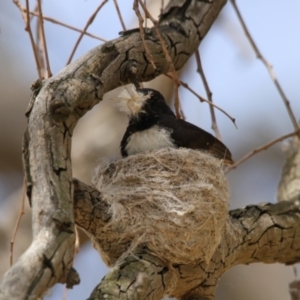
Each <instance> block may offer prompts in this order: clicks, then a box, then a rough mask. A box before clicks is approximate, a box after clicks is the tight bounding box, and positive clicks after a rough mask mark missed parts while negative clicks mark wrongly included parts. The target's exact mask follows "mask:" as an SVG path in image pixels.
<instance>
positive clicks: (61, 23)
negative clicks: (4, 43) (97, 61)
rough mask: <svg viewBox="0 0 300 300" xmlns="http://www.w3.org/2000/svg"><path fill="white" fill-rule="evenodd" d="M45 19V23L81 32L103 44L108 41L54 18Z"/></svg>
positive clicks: (34, 14) (33, 13)
mask: <svg viewBox="0 0 300 300" xmlns="http://www.w3.org/2000/svg"><path fill="white" fill-rule="evenodd" d="M23 9H24V12H27V11H26V9H25V8H23ZM29 14H31V15H32V16H39V14H38V13H36V12H33V11H30V12H29ZM43 19H44V20H45V21H49V22H51V23H54V24H57V25H60V26H63V27H66V28H68V29H71V30H74V31H77V32H80V33H84V34H85V35H87V36H89V37H91V38H94V39H97V40H100V41H103V42H106V41H107V40H106V39H104V38H102V37H99V36H97V35H95V34H92V33H89V32H83V31H82V30H81V29H78V28H76V27H73V26H70V25H68V24H65V23H63V22H60V21H58V20H56V19H52V18H50V17H46V16H45V15H44V16H43Z"/></svg>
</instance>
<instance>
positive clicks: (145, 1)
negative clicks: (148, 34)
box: [144, 0, 147, 28]
mask: <svg viewBox="0 0 300 300" xmlns="http://www.w3.org/2000/svg"><path fill="white" fill-rule="evenodd" d="M144 5H145V7H147V0H144ZM145 27H146V28H147V16H146V12H145Z"/></svg>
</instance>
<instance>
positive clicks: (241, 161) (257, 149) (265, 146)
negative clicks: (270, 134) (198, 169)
mask: <svg viewBox="0 0 300 300" xmlns="http://www.w3.org/2000/svg"><path fill="white" fill-rule="evenodd" d="M299 132H300V130H296V131H293V132H291V133H289V134H286V135H282V136H280V137H279V138H277V139H274V140H272V141H270V142H268V143H266V144H264V145H262V146H260V147H258V148H256V149H254V150H252V151H251V152H249V153H248V154H246V155H245V156H244V157H242V158H241V159H239V160H238V161H237V162H235V163H234V164H233V165H231V166H229V167H228V169H227V170H226V172H229V171H230V170H232V169H235V168H236V167H237V166H238V165H240V164H241V163H243V162H244V161H245V160H247V159H249V158H250V157H252V156H253V155H255V154H256V153H258V152H261V151H263V150H267V149H268V148H270V147H271V146H273V145H274V144H276V143H278V142H281V141H283V140H285V139H287V138H290V137H292V136H294V135H297V134H299Z"/></svg>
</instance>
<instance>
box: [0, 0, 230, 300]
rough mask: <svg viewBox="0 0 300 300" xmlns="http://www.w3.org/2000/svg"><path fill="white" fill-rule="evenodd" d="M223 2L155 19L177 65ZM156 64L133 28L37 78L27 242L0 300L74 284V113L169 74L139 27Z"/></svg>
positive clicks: (27, 159)
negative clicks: (122, 89)
mask: <svg viewBox="0 0 300 300" xmlns="http://www.w3.org/2000/svg"><path fill="white" fill-rule="evenodd" d="M225 3H226V0H214V1H196V0H192V1H191V0H186V1H184V0H177V1H172V2H171V4H170V5H168V6H167V7H166V9H165V11H164V12H163V14H162V15H161V17H160V20H159V30H160V32H161V35H162V38H163V40H164V42H165V44H166V47H167V50H168V52H169V54H170V57H171V59H172V61H173V63H174V66H175V69H177V70H178V69H180V68H181V67H182V66H183V65H184V63H185V62H186V61H187V59H188V58H189V57H190V56H191V55H192V54H193V52H194V51H195V50H196V49H197V47H198V46H199V43H200V41H201V40H202V39H203V38H204V36H205V35H206V33H207V32H208V30H209V28H210V27H211V25H212V24H213V22H214V21H215V19H216V17H217V16H218V14H219V12H220V10H221V8H222V7H223V5H224V4H225ZM145 41H146V45H147V47H148V49H149V51H150V52H151V54H152V57H153V62H154V64H155V66H156V68H155V69H154V68H153V67H152V65H151V63H150V62H149V61H147V59H146V55H145V50H144V47H143V44H142V40H141V37H140V33H139V31H136V30H133V31H130V32H125V33H124V34H123V36H122V37H120V38H118V39H116V40H113V41H110V42H107V43H105V44H104V45H102V46H99V47H96V48H95V49H93V50H91V51H89V52H88V53H87V54H85V55H83V56H82V57H81V58H79V59H78V60H77V61H75V62H74V63H72V64H70V65H69V66H67V67H66V68H64V69H63V70H62V71H60V72H59V73H58V74H57V75H56V76H53V77H52V78H50V79H47V80H43V81H39V82H37V83H36V84H35V85H34V87H33V95H32V98H31V101H30V104H29V107H28V109H27V113H26V114H27V116H28V128H27V130H26V132H25V134H24V144H23V162H24V168H25V173H26V180H27V194H28V197H29V199H30V202H31V204H32V212H33V242H32V244H31V246H30V247H29V248H28V250H27V251H26V252H25V253H24V254H23V255H22V256H21V257H20V258H19V259H18V261H17V262H16V263H15V264H14V265H13V267H12V268H10V269H9V270H8V272H7V273H6V274H5V275H4V278H3V279H2V281H1V284H0V299H32V298H37V297H41V296H42V295H43V294H44V293H45V292H46V291H47V290H48V289H49V288H51V287H52V286H53V285H54V284H55V283H57V282H61V283H67V285H68V286H69V287H72V286H73V285H74V284H77V283H78V282H79V278H78V276H76V275H75V273H74V270H73V269H72V263H73V257H74V241H75V234H74V218H73V201H72V199H73V189H72V170H71V160H70V149H71V137H72V132H73V130H74V127H75V126H76V123H77V121H78V119H79V118H80V117H82V116H83V115H84V114H85V113H86V112H87V111H88V110H89V109H91V108H92V107H93V106H94V105H96V104H97V103H98V102H99V101H100V100H101V99H102V97H103V95H104V94H105V93H106V92H108V91H110V90H112V89H114V88H116V87H117V86H119V85H121V84H126V83H128V82H130V81H132V80H137V81H147V80H150V79H152V78H154V77H156V76H158V75H160V74H162V73H164V72H168V71H169V65H168V63H167V62H166V58H165V55H164V54H163V51H162V47H161V45H160V43H159V39H158V36H157V35H156V33H155V30H154V29H153V28H151V29H147V30H145Z"/></svg>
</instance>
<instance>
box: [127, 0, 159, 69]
mask: <svg viewBox="0 0 300 300" xmlns="http://www.w3.org/2000/svg"><path fill="white" fill-rule="evenodd" d="M133 10H134V12H135V14H136V16H137V17H138V21H139V29H140V35H141V39H142V43H143V47H144V49H145V53H146V58H147V60H148V61H149V63H150V64H151V66H152V68H153V69H154V70H155V69H156V66H155V64H154V61H153V56H152V54H151V53H150V51H149V49H148V47H147V44H146V42H145V33H144V27H143V23H144V18H143V17H142V15H141V12H140V10H139V3H138V0H134V2H133Z"/></svg>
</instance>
